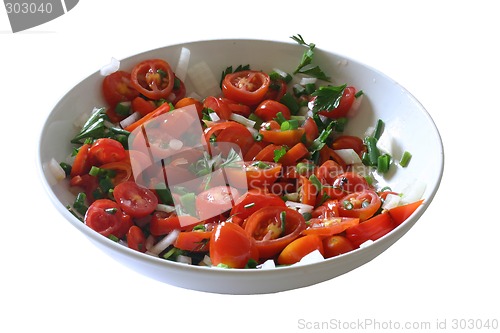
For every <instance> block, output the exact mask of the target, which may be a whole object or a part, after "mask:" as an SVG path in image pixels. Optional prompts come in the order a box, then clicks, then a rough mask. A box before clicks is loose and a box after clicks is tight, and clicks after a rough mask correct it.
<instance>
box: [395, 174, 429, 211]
mask: <svg viewBox="0 0 500 333" xmlns="http://www.w3.org/2000/svg"><path fill="white" fill-rule="evenodd" d="M426 187H427V185H426V184H425V183H424V182H422V181H420V180H418V179H416V180H415V181H414V182H413V183H411V184H409V185H408V186H407V187H406V188H405V189H403V190H402V191H401V193H402V194H403V195H402V196H401V204H402V205H403V204H409V203H412V202H415V201H418V200H420V199H422V196H423V195H424V192H425V188H426Z"/></svg>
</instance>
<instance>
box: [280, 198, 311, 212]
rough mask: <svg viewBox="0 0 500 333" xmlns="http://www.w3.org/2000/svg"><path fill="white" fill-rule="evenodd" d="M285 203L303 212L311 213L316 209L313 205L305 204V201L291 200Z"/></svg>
mask: <svg viewBox="0 0 500 333" xmlns="http://www.w3.org/2000/svg"><path fill="white" fill-rule="evenodd" d="M285 205H286V206H287V207H288V208H292V209H295V210H296V211H298V212H299V213H301V214H304V213H310V212H312V211H313V209H314V207H313V206H311V205H306V204H303V203H300V202H295V201H290V200H289V201H286V202H285Z"/></svg>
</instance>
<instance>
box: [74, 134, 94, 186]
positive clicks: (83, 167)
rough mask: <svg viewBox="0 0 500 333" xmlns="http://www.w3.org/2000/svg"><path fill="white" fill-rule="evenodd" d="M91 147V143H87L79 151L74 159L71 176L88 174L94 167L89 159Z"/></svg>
mask: <svg viewBox="0 0 500 333" xmlns="http://www.w3.org/2000/svg"><path fill="white" fill-rule="evenodd" d="M89 149H90V144H88V143H85V144H83V145H82V146H81V147H80V148H79V149H78V153H77V154H76V156H75V160H74V161H73V165H72V166H71V172H70V176H71V178H73V177H75V176H82V175H85V174H87V173H88V172H89V171H90V168H91V167H92V164H91V162H90V159H89Z"/></svg>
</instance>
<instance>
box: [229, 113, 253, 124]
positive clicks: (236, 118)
mask: <svg viewBox="0 0 500 333" xmlns="http://www.w3.org/2000/svg"><path fill="white" fill-rule="evenodd" d="M229 119H231V120H233V121H236V122H237V123H240V124H242V125H244V126H246V127H254V126H255V121H253V120H250V119H248V118H247V117H244V116H242V115H241V114H237V113H231V116H229Z"/></svg>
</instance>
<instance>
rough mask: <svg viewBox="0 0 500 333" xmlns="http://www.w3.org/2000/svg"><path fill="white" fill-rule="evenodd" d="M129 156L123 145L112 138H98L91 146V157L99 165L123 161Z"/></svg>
mask: <svg viewBox="0 0 500 333" xmlns="http://www.w3.org/2000/svg"><path fill="white" fill-rule="evenodd" d="M127 157H128V155H127V152H126V151H125V148H124V147H123V145H122V144H121V143H120V142H118V141H116V140H114V139H110V138H101V139H97V140H95V141H94V143H92V146H90V148H89V158H90V159H91V160H92V161H93V162H94V163H96V165H98V166H99V165H102V164H106V163H112V162H119V161H123V160H124V159H126V158H127Z"/></svg>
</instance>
